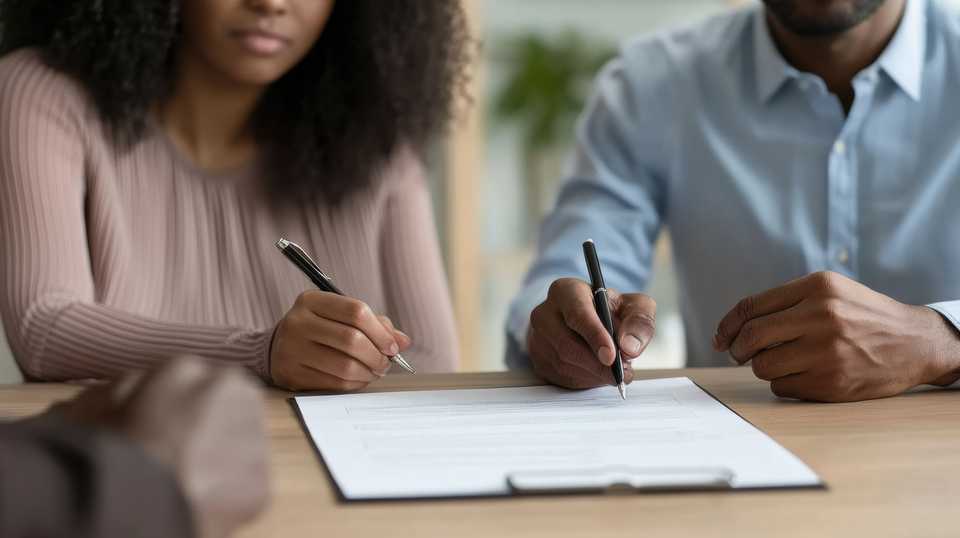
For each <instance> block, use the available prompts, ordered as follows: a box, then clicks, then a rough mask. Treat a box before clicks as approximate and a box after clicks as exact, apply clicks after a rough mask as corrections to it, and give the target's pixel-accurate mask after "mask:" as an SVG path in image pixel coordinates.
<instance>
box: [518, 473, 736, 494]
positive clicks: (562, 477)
mask: <svg viewBox="0 0 960 538" xmlns="http://www.w3.org/2000/svg"><path fill="white" fill-rule="evenodd" d="M733 479H734V473H733V471H731V470H730V469H728V468H725V467H667V468H651V467H625V466H610V467H598V468H594V469H582V470H557V471H521V472H516V473H510V474H508V475H507V486H508V487H509V488H510V493H511V494H513V495H557V494H621V495H622V494H637V493H659V492H667V491H702V490H730V489H733Z"/></svg>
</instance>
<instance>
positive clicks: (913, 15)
mask: <svg viewBox="0 0 960 538" xmlns="http://www.w3.org/2000/svg"><path fill="white" fill-rule="evenodd" d="M925 6H926V0H907V4H906V7H905V8H904V14H903V18H902V19H901V20H900V25H899V26H898V27H897V31H896V33H895V34H894V36H893V39H891V40H890V43H889V44H888V45H887V48H886V49H885V50H884V51H883V53H882V54H881V55H880V58H879V59H878V60H877V65H879V67H880V68H881V69H882V70H883V71H885V72H886V73H887V74H888V75H889V76H890V78H891V79H893V81H894V82H896V83H897V85H898V86H899V87H900V88H901V89H902V90H903V91H904V92H905V93H906V94H907V95H909V96H910V97H911V98H912V99H913V100H915V101H919V100H920V89H921V85H922V81H923V59H924V56H925V55H926V42H927V24H926V15H925V12H926V10H925V9H924V8H925ZM753 22H754V24H753V26H754V28H753V43H754V65H755V66H756V70H757V72H756V80H757V91H758V95H759V97H760V100H761V101H762V102H764V103H766V102H768V101H769V100H770V99H771V98H772V97H773V96H774V94H775V93H777V91H778V90H779V89H780V88H781V86H783V84H784V83H785V82H786V81H787V80H789V79H792V78H796V77H798V76H799V75H800V73H799V71H797V70H796V68H794V67H793V66H791V65H790V64H788V63H787V61H786V60H785V59H784V58H783V56H782V55H781V54H780V51H779V50H777V46H776V45H775V44H774V42H773V37H772V36H771V35H770V28H769V26H768V23H767V14H766V11H765V10H764V9H763V8H760V9H757V10H756V11H755V13H754V21H753Z"/></svg>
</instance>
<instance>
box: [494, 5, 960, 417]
mask: <svg viewBox="0 0 960 538" xmlns="http://www.w3.org/2000/svg"><path fill="white" fill-rule="evenodd" d="M958 95H960V18H958V17H957V16H955V15H953V14H950V13H948V12H947V11H946V10H944V9H943V8H942V7H940V6H939V5H937V4H935V3H928V2H927V1H926V0H765V2H764V5H763V6H758V7H756V8H751V9H747V10H745V11H740V12H737V13H733V14H728V15H723V16H720V17H718V18H715V19H713V20H710V21H707V22H706V23H704V24H701V25H700V26H697V27H695V28H692V29H687V30H681V31H676V32H673V33H669V34H666V35H659V36H654V37H651V38H643V39H639V40H636V41H633V42H632V43H630V44H628V45H627V46H625V47H624V48H623V50H622V52H621V55H620V57H619V58H618V59H616V60H615V61H613V62H612V63H611V64H610V65H608V66H607V67H606V69H605V70H604V71H603V73H602V74H601V76H600V78H599V81H598V83H597V87H596V91H595V93H594V96H593V97H592V100H591V102H590V103H589V106H588V107H587V110H586V112H585V114H584V116H583V118H582V121H581V123H580V125H579V128H578V146H577V150H576V153H575V155H574V159H573V165H572V171H571V173H570V176H569V178H568V181H567V182H566V184H565V186H564V188H563V190H562V192H561V194H560V197H559V200H558V204H557V207H556V209H555V210H554V211H553V213H552V214H551V215H550V216H549V217H548V219H547V220H546V222H545V225H544V227H543V231H542V234H541V238H540V247H539V257H538V259H537V260H536V262H535V263H534V265H533V267H532V268H531V270H530V273H529V275H528V277H527V279H526V283H525V286H524V289H523V290H522V291H521V294H520V295H519V297H518V298H517V299H516V300H515V302H514V304H513V307H512V309H511V315H510V320H509V328H508V330H509V334H510V339H509V340H510V347H512V348H513V349H512V350H511V353H510V354H509V356H508V362H509V363H510V364H511V365H514V366H516V365H520V364H521V361H522V359H523V356H524V355H527V356H528V357H529V360H530V362H531V363H532V367H533V368H534V370H535V371H536V372H538V373H539V374H540V375H541V376H542V377H544V378H546V379H547V380H549V381H551V382H553V383H556V384H559V385H563V386H566V387H571V388H585V387H592V386H598V385H602V384H606V383H610V382H611V378H610V374H609V370H610V368H609V366H608V365H609V364H611V362H612V361H613V356H614V352H613V341H612V339H611V338H610V337H609V336H608V335H607V334H606V333H605V331H604V330H603V326H602V325H601V324H600V322H599V319H598V318H597V316H596V314H595V312H594V309H593V303H592V300H591V294H590V288H589V286H588V285H587V284H586V283H585V282H583V281H582V280H580V279H579V278H570V277H582V275H583V274H584V268H583V260H582V258H581V257H580V243H581V242H582V241H583V240H585V239H587V238H588V237H590V238H593V239H594V240H595V241H596V244H597V248H598V250H599V252H600V255H601V261H602V263H603V267H604V271H605V276H606V281H607V284H608V285H609V286H610V287H611V288H616V289H618V290H622V291H624V293H622V294H619V293H612V294H611V295H612V302H613V306H614V307H615V308H616V313H615V316H616V318H617V324H618V332H617V338H618V339H619V345H620V348H621V349H622V351H623V354H624V357H625V358H627V359H628V360H629V359H634V358H636V357H638V356H640V354H641V353H642V352H643V350H644V348H645V347H646V346H647V344H648V343H649V342H650V339H651V338H652V337H653V333H654V317H655V305H654V303H653V301H652V300H651V299H650V298H648V297H646V296H644V295H642V294H639V293H628V292H635V291H639V290H642V289H643V288H644V286H645V285H646V284H647V282H648V280H649V276H650V267H651V258H652V256H653V245H654V242H655V239H656V237H657V234H658V232H659V231H660V229H661V227H663V226H667V227H668V228H669V229H670V232H671V238H672V240H673V247H674V252H675V254H674V255H675V265H676V269H677V275H678V279H679V283H680V297H679V299H680V306H681V311H682V314H683V316H684V319H685V326H686V333H687V338H688V344H687V349H688V354H689V359H688V360H689V364H690V365H691V366H718V365H723V364H727V363H728V360H727V359H726V357H725V356H724V355H723V353H728V354H729V355H730V356H731V357H732V358H733V359H734V360H735V361H736V362H738V363H740V364H746V363H748V362H750V363H752V367H753V371H754V372H755V373H756V375H757V376H758V377H759V378H761V379H764V380H768V381H770V382H771V388H772V390H773V392H774V393H775V394H777V395H779V396H783V397H792V398H802V399H810V400H818V401H850V400H861V399H868V398H878V397H884V396H891V395H895V394H899V393H901V392H903V391H905V390H908V389H910V388H912V387H915V386H918V385H922V384H936V385H950V384H952V383H955V382H957V380H958V379H960V333H958V332H957V327H958V326H960V301H957V299H960V107H957V106H956V104H955V101H956V98H957V96H958ZM523 352H525V353H523ZM628 375H629V372H628Z"/></svg>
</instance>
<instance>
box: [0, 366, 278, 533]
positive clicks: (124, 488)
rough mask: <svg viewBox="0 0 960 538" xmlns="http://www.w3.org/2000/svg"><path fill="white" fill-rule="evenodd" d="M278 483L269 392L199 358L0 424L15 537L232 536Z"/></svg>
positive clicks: (0, 504) (1, 489)
mask: <svg viewBox="0 0 960 538" xmlns="http://www.w3.org/2000/svg"><path fill="white" fill-rule="evenodd" d="M224 447H229V449H225V448H224ZM267 482H268V469H267V458H266V438H265V433H264V418H263V401H262V398H261V397H260V395H259V390H258V389H257V387H256V386H255V384H254V383H252V382H251V381H250V380H249V379H247V376H246V375H245V374H244V373H242V372H241V371H239V370H236V369H224V368H221V367H215V366H212V365H210V364H209V363H205V362H202V361H200V360H199V359H177V360H174V361H170V362H168V363H166V364H165V365H164V366H162V367H160V368H159V369H157V370H155V371H152V372H150V373H147V374H145V375H138V374H134V375H127V376H126V377H124V378H123V379H122V380H119V381H117V382H115V383H114V384H111V385H107V386H102V387H97V388H93V389H90V390H88V391H86V392H84V393H82V394H81V395H80V396H78V397H77V398H75V399H74V400H72V401H68V402H65V403H61V404H57V405H55V406H53V407H52V408H51V409H50V410H48V411H47V412H46V413H43V414H41V415H38V416H36V417H32V418H28V419H25V420H21V421H17V422H10V423H5V424H2V425H0V536H3V537H4V538H47V537H49V538H53V537H61V536H75V537H78V538H88V537H89V538H113V537H116V538H137V537H142V538H153V537H156V538H167V537H174V536H176V537H190V536H198V537H203V538H215V537H216V538H219V537H224V536H228V535H230V534H231V533H232V532H233V531H234V530H236V529H237V528H238V527H240V526H241V525H242V524H244V523H246V522H248V521H250V520H251V519H253V517H255V516H256V515H257V514H258V513H259V512H260V511H261V510H262V509H263V507H264V506H265V504H266V501H267V496H268V483H267Z"/></svg>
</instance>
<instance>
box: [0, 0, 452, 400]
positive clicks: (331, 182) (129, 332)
mask: <svg viewBox="0 0 960 538" xmlns="http://www.w3.org/2000/svg"><path fill="white" fill-rule="evenodd" d="M0 25H2V27H3V31H2V32H0V55H3V56H2V58H0V245H2V247H0V318H2V322H3V325H4V327H5V328H6V331H7V337H8V340H9V342H10V345H11V348H12V349H13V352H14V355H15V357H16V359H17V361H18V363H19V365H20V367H21V369H22V370H23V372H24V375H25V377H26V378H27V379H29V380H51V381H55V380H67V379H75V378H90V377H94V378H110V377H115V376H118V375H120V374H121V373H123V372H124V371H126V370H128V369H133V368H143V367H148V366H150V365H153V364H156V363H158V362H160V361H163V360H164V359H165V358H166V357H169V356H172V355H176V354H181V353H186V354H196V355H201V356H203V357H206V358H209V359H211V360H215V361H219V362H224V363H231V364H236V365H242V366H245V367H247V368H248V369H249V370H251V371H252V372H255V373H256V374H257V375H259V376H260V377H261V378H262V379H264V380H266V381H267V382H270V383H273V384H276V385H279V386H282V387H284V388H289V389H318V390H319V389H323V390H332V391H352V390H358V389H361V388H363V387H365V386H367V385H368V384H369V383H371V382H373V381H375V380H377V379H379V378H381V377H382V376H383V375H385V374H386V372H387V369H388V368H389V366H390V363H389V362H388V360H387V356H392V355H395V354H397V352H399V351H404V352H405V355H406V357H407V359H409V360H410V362H412V363H413V364H414V366H415V367H416V368H418V369H419V370H420V371H422V372H438V371H451V370H454V369H455V368H456V366H457V345H456V335H455V333H454V326H453V319H452V317H453V316H452V307H451V305H450V299H449V294H448V291H447V286H446V279H445V276H444V273H443V267H442V264H441V259H440V254H439V248H438V245H437V240H436V229H435V227H434V222H433V213H432V208H431V202H430V195H429V192H428V189H427V183H426V179H425V173H424V169H423V165H422V163H421V155H422V153H423V152H424V150H425V148H426V147H427V145H428V144H429V143H430V141H431V140H433V138H434V135H435V134H437V133H440V132H442V130H443V129H444V128H445V127H446V126H447V124H448V120H449V119H450V117H451V113H452V108H453V105H454V104H455V102H456V101H458V99H457V97H458V96H459V95H461V93H462V91H461V90H462V88H463V83H464V78H465V75H464V69H465V65H466V60H467V58H466V57H467V50H466V47H467V36H466V29H465V23H464V17H463V13H462V11H461V8H460V3H459V2H458V1H457V0H437V1H431V2H423V1H421V0H395V1H390V2H381V1H378V0H349V1H341V2H334V1H333V0H193V1H190V2H179V1H175V0H139V1H136V2H73V1H60V0H4V1H2V2H0ZM281 236H282V237H285V238H287V239H290V240H292V241H294V242H297V243H299V244H300V245H302V246H303V247H304V248H305V249H306V250H307V251H308V252H310V253H311V254H312V255H313V257H314V258H315V259H316V260H317V263H318V264H319V265H320V266H321V267H322V268H323V269H325V270H327V271H329V272H330V274H331V275H332V276H333V277H334V279H335V280H336V281H337V284H338V285H339V287H340V288H341V289H343V290H344V291H345V292H346V293H347V294H349V295H350V296H351V297H357V298H360V299H362V301H361V300H357V299H351V298H347V297H342V296H339V295H335V294H330V293H322V292H319V291H317V290H312V291H304V290H305V289H307V288H308V287H310V286H309V284H308V281H307V280H306V278H305V277H304V276H303V274H302V273H300V271H299V270H298V269H297V268H296V267H294V266H293V265H292V264H291V263H290V262H289V261H288V260H286V259H285V258H284V257H283V256H282V255H281V254H280V253H279V252H277V250H276V249H275V248H274V243H275V242H276V241H277V239H278V238H280V237H281Z"/></svg>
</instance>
